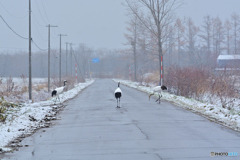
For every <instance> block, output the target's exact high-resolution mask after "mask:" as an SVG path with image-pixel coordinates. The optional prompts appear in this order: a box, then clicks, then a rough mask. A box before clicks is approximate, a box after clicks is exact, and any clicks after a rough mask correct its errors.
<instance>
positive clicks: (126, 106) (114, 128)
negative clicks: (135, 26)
mask: <svg viewBox="0 0 240 160" xmlns="http://www.w3.org/2000/svg"><path fill="white" fill-rule="evenodd" d="M120 87H121V89H122V92H123V97H122V100H121V108H120V109H118V108H116V106H117V102H116V100H115V98H114V94H113V93H114V90H115V89H116V88H117V83H115V82H113V81H112V80H96V81H95V83H94V84H92V85H91V86H89V87H88V88H87V89H86V90H84V91H83V92H81V93H80V94H79V96H77V97H76V98H75V99H74V100H71V101H69V102H68V103H67V107H66V108H65V109H64V111H63V112H62V113H61V114H59V115H58V116H59V117H61V120H57V121H54V122H55V123H56V125H53V126H51V127H50V128H44V129H41V130H39V131H38V132H37V133H35V134H34V135H32V136H31V137H28V138H25V139H24V140H23V141H22V143H21V144H22V145H23V146H25V145H28V146H27V147H21V148H19V151H15V152H14V153H8V154H6V155H5V157H4V159H18V160H29V159H34V160H35V159H52V160H54V159H74V160H171V159H174V160H175V159H176V160H180V159H181V160H188V159H189V160H192V159H197V160H200V159H202V160H210V159H211V160H212V159H224V160H225V159H231V160H232V159H240V156H237V157H226V156H220V157H219V156H218V157H217V156H215V157H210V153H211V151H214V152H238V154H240V133H239V132H235V131H233V130H231V129H228V128H226V127H223V126H221V125H218V124H216V123H213V122H211V121H209V120H207V119H205V118H203V117H201V116H199V115H196V114H194V113H192V112H190V111H186V110H184V109H182V108H179V107H176V106H174V105H172V104H170V103H167V102H162V104H160V105H159V104H157V103H155V102H154V101H153V99H152V100H151V101H148V95H147V94H146V93H142V92H140V91H137V90H134V89H131V88H128V87H125V86H123V85H121V86H120ZM1 156H2V155H0V159H3V157H1Z"/></svg>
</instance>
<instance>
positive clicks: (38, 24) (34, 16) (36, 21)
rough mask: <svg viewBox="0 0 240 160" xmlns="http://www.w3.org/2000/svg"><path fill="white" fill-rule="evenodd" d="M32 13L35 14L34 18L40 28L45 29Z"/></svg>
mask: <svg viewBox="0 0 240 160" xmlns="http://www.w3.org/2000/svg"><path fill="white" fill-rule="evenodd" d="M32 13H33V17H34V19H35V21H36V22H37V23H38V25H39V26H40V27H44V25H41V24H40V23H39V22H38V21H37V18H36V17H35V14H34V12H32Z"/></svg>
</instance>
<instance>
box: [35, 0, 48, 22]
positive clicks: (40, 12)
mask: <svg viewBox="0 0 240 160" xmlns="http://www.w3.org/2000/svg"><path fill="white" fill-rule="evenodd" d="M35 2H36V5H37V8H38V11H39V13H40V16H41V17H42V19H43V21H44V23H45V24H47V22H46V21H45V19H44V18H43V16H42V13H41V11H40V9H39V7H38V3H37V1H36V0H35Z"/></svg>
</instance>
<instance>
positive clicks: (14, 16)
mask: <svg viewBox="0 0 240 160" xmlns="http://www.w3.org/2000/svg"><path fill="white" fill-rule="evenodd" d="M0 4H1V6H2V7H3V8H4V9H5V11H6V12H7V13H8V14H9V15H11V16H12V17H14V18H17V19H23V18H25V17H27V15H28V13H26V15H24V16H23V17H17V16H15V15H13V14H12V13H11V12H9V11H8V10H7V9H6V8H5V7H4V5H3V4H2V3H1V2H0Z"/></svg>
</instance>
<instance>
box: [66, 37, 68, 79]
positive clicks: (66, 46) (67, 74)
mask: <svg viewBox="0 0 240 160" xmlns="http://www.w3.org/2000/svg"><path fill="white" fill-rule="evenodd" d="M67 54H68V42H66V76H67V75H68V74H67Z"/></svg>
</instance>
